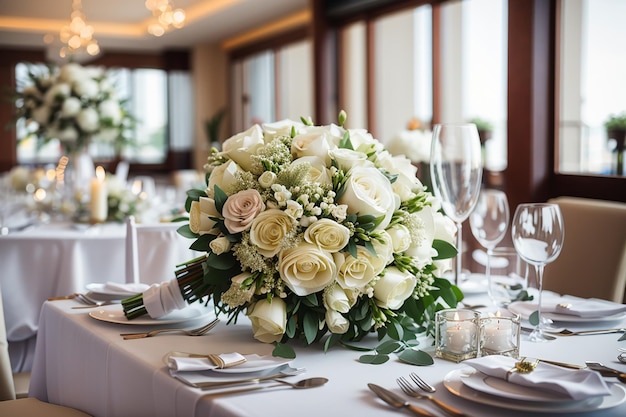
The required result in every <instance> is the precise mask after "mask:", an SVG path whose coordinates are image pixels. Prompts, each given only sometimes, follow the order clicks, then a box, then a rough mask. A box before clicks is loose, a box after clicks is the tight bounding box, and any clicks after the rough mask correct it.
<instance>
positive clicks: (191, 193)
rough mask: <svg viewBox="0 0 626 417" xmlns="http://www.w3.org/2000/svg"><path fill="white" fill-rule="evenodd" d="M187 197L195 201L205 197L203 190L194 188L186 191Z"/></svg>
mask: <svg viewBox="0 0 626 417" xmlns="http://www.w3.org/2000/svg"><path fill="white" fill-rule="evenodd" d="M187 197H189V198H191V199H192V200H196V201H197V200H198V199H200V197H207V195H206V191H205V190H199V189H195V188H194V189H192V190H187Z"/></svg>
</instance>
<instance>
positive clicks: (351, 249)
mask: <svg viewBox="0 0 626 417" xmlns="http://www.w3.org/2000/svg"><path fill="white" fill-rule="evenodd" d="M348 253H349V254H350V255H352V257H353V258H354V259H357V258H358V257H359V256H358V253H357V250H356V243H354V240H350V241H349V242H348Z"/></svg>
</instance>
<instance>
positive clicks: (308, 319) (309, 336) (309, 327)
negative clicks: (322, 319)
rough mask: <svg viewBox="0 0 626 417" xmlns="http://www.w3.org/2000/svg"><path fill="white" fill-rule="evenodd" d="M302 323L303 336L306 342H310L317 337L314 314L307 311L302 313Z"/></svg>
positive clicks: (316, 321) (316, 323) (316, 322)
mask: <svg viewBox="0 0 626 417" xmlns="http://www.w3.org/2000/svg"><path fill="white" fill-rule="evenodd" d="M303 324H304V337H305V338H306V341H307V343H308V344H311V343H313V342H314V341H315V338H316V337H317V325H318V320H317V317H316V316H315V314H312V313H310V312H309V313H307V314H305V315H304V320H303Z"/></svg>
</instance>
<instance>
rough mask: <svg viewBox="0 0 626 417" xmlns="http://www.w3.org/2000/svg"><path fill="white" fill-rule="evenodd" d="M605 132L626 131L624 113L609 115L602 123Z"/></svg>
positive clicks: (625, 112)
mask: <svg viewBox="0 0 626 417" xmlns="http://www.w3.org/2000/svg"><path fill="white" fill-rule="evenodd" d="M604 127H605V128H606V130H626V111H623V112H621V113H619V114H611V115H609V117H608V118H607V119H606V120H605V122H604Z"/></svg>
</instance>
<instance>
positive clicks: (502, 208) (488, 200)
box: [469, 189, 510, 300]
mask: <svg viewBox="0 0 626 417" xmlns="http://www.w3.org/2000/svg"><path fill="white" fill-rule="evenodd" d="M509 219H510V213H509V202H508V200H507V197H506V194H505V193H504V192H502V191H500V190H494V189H483V190H481V192H480V195H479V197H478V202H477V203H476V207H475V208H474V211H472V213H471V214H470V217H469V221H470V228H471V230H472V234H473V235H474V237H475V238H476V240H477V241H478V243H480V244H481V245H482V246H483V247H484V248H485V249H487V264H486V265H485V276H486V277H487V280H488V282H489V284H488V291H489V296H490V297H491V299H492V300H493V299H494V295H493V294H492V288H493V283H492V280H493V277H492V276H491V260H492V258H493V249H494V248H495V247H496V246H497V245H498V243H500V241H502V239H503V238H504V235H505V234H506V230H507V228H508V227H509Z"/></svg>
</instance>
